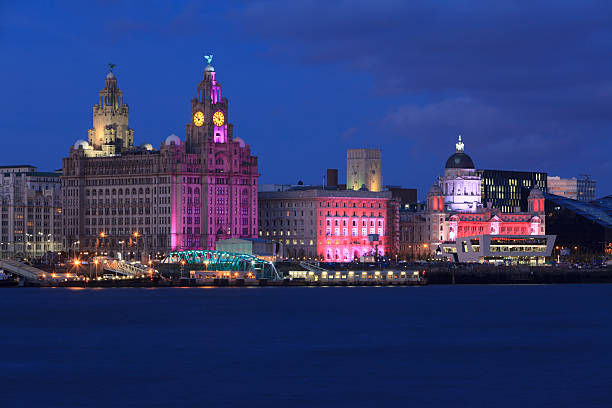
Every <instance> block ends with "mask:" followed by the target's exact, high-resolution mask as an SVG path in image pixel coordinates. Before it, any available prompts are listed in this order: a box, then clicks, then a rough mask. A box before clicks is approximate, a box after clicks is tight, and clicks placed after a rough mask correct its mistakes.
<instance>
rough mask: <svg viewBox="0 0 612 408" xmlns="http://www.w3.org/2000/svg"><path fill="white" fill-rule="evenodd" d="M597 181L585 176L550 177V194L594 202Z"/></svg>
mask: <svg viewBox="0 0 612 408" xmlns="http://www.w3.org/2000/svg"><path fill="white" fill-rule="evenodd" d="M595 184H596V183H595V180H593V179H592V178H591V176H589V175H586V174H583V175H580V176H579V177H578V178H576V177H572V178H569V179H567V178H561V177H559V176H550V177H548V192H549V193H550V194H554V195H558V196H561V197H565V198H570V199H572V200H579V201H587V202H588V201H593V200H594V199H595Z"/></svg>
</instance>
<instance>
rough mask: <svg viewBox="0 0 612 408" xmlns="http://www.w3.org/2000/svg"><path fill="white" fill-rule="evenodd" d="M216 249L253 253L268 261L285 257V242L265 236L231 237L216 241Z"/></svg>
mask: <svg viewBox="0 0 612 408" xmlns="http://www.w3.org/2000/svg"><path fill="white" fill-rule="evenodd" d="M215 251H221V252H229V253H234V254H247V255H253V256H256V257H258V258H260V259H265V260H266V261H270V262H275V261H277V260H280V259H284V258H285V255H284V252H283V243H281V242H280V241H273V240H270V239H263V238H229V239H222V240H220V241H217V242H216V243H215Z"/></svg>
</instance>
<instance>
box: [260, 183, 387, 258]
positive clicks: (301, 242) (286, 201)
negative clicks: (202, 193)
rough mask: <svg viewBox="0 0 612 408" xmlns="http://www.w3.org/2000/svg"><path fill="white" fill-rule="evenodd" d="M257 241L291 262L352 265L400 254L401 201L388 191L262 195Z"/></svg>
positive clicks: (317, 189)
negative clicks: (271, 244) (275, 246)
mask: <svg viewBox="0 0 612 408" xmlns="http://www.w3.org/2000/svg"><path fill="white" fill-rule="evenodd" d="M259 200H260V205H259V236H260V237H261V238H265V239H270V240H274V241H276V242H279V243H281V244H283V246H284V247H285V254H287V256H288V257H289V258H292V259H304V260H309V259H310V260H314V259H318V260H322V261H328V262H351V261H354V260H355V259H359V258H360V257H361V256H364V255H366V256H368V255H391V254H395V253H397V249H398V238H399V236H398V228H399V224H398V223H399V219H398V206H399V204H398V202H397V201H396V200H394V199H393V198H392V194H391V192H390V191H381V192H372V191H367V190H365V191H363V190H362V191H354V190H326V189H323V188H320V187H312V188H309V187H299V188H295V189H290V190H286V191H271V192H260V193H259Z"/></svg>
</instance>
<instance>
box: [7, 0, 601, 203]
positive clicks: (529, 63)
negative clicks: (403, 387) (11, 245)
mask: <svg viewBox="0 0 612 408" xmlns="http://www.w3.org/2000/svg"><path fill="white" fill-rule="evenodd" d="M50 3H51V2H36V1H28V2H24V1H13V2H11V1H2V2H0V45H1V50H2V58H1V64H0V74H1V75H2V98H0V112H1V114H0V119H1V120H0V132H1V134H2V140H3V145H2V148H3V155H2V156H3V157H2V160H1V163H0V164H2V165H9V164H34V165H37V166H39V168H40V169H41V170H52V169H57V168H60V167H61V158H62V157H64V156H66V155H67V153H68V149H69V146H70V145H71V144H73V143H74V142H75V141H76V140H77V139H87V130H88V129H89V128H90V127H91V126H92V123H91V120H92V118H91V113H92V105H93V104H94V103H97V101H98V92H99V90H100V89H101V88H102V87H103V86H104V77H105V75H106V73H107V72H108V68H107V63H109V62H112V63H115V64H117V68H116V69H115V73H116V75H117V78H118V85H119V87H120V88H121V89H122V90H123V92H124V101H125V102H127V103H128V104H129V105H130V126H131V127H132V128H133V129H134V132H135V133H134V141H135V143H136V144H142V143H145V142H149V143H152V144H153V145H154V146H155V147H159V145H160V143H161V142H162V141H163V140H164V139H165V138H166V137H167V136H168V135H169V134H171V133H176V134H177V135H178V136H180V137H181V138H182V139H184V137H185V124H186V123H187V122H188V121H189V120H190V117H189V115H190V110H189V101H190V99H191V98H192V97H194V96H195V95H196V86H197V84H198V82H199V81H200V80H201V79H202V71H203V69H204V67H205V61H204V59H203V56H204V55H206V54H208V53H212V54H214V60H213V65H214V66H215V69H216V71H217V79H218V80H219V81H220V82H221V84H222V85H223V92H224V96H225V97H227V98H228V99H229V103H230V105H229V109H230V112H229V120H230V121H231V122H233V123H234V126H235V127H234V136H240V137H241V138H243V139H244V140H245V141H246V142H247V143H248V144H250V145H251V151H252V153H253V154H254V155H256V156H258V157H259V171H260V173H261V178H260V183H296V182H297V181H298V180H303V181H304V182H305V183H306V184H314V183H321V182H322V181H323V177H322V176H323V174H324V171H325V169H326V168H338V169H339V170H340V180H345V166H346V149H347V148H358V147H375V148H380V149H382V157H383V181H384V183H385V184H393V185H402V186H405V187H417V188H419V198H420V199H423V198H424V194H423V193H424V192H425V191H426V190H427V189H428V187H429V186H430V185H431V184H432V182H433V181H434V179H435V177H436V176H437V175H438V174H440V173H441V172H442V171H443V167H444V162H445V161H446V159H447V157H448V156H449V155H450V154H452V153H453V152H454V143H455V141H456V138H457V135H458V134H461V135H463V138H464V141H465V145H466V153H468V154H469V155H470V156H471V157H472V158H473V160H474V162H475V164H476V167H478V168H493V169H507V170H530V171H533V170H538V171H547V172H548V173H549V175H560V176H564V177H572V176H577V175H578V174H581V173H586V174H592V175H593V176H594V178H595V179H596V180H597V182H598V185H597V191H596V195H597V196H603V195H606V194H610V193H612V180H610V177H609V176H610V174H612V159H611V152H612V138H611V137H610V134H611V124H612V3H610V2H609V1H586V0H582V1H559V0H558V1H554V2H553V1H546V2H544V1H534V0H527V1H520V0H517V1H506V0H498V1H495V2H476V1H454V2H432V1H401V0H398V1H382V0H377V1H329V0H327V1H316V0H310V1H305V0H304V1H302V0H292V1H244V2H227V1H217V2H213V1H200V2H192V1H173V2H130V3H129V4H124V2H121V1H112V0H109V1H75V2H57V4H56V5H50Z"/></svg>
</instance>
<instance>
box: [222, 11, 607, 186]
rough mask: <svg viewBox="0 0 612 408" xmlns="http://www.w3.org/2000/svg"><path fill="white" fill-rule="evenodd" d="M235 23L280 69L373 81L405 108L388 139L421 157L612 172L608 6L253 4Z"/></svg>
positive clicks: (389, 114)
mask: <svg viewBox="0 0 612 408" xmlns="http://www.w3.org/2000/svg"><path fill="white" fill-rule="evenodd" d="M234 17H235V18H236V20H237V21H239V24H240V27H241V29H242V30H244V32H245V33H248V34H249V35H254V36H258V37H259V38H263V39H265V40H266V41H267V44H268V48H267V49H266V51H265V52H266V53H268V55H270V56H272V57H276V58H277V59H279V60H280V59H282V60H283V61H291V62H294V63H296V64H319V65H328V66H329V65H336V66H337V67H338V69H340V70H345V71H357V72H364V73H368V74H369V77H370V78H372V82H371V83H370V85H369V86H370V87H371V93H372V94H374V95H377V96H382V97H389V98H390V99H393V100H394V101H395V102H394V106H391V107H389V108H388V109H387V111H386V112H385V113H383V114H382V115H381V116H382V120H383V123H384V126H385V128H386V129H387V132H386V133H385V134H384V135H383V136H382V137H383V138H384V139H386V141H387V142H388V143H395V144H397V145H398V146H397V147H398V148H400V147H401V149H412V150H413V154H414V156H415V157H416V156H418V157H425V156H426V155H425V154H423V153H422V152H423V151H424V150H434V151H435V149H439V148H440V142H441V141H444V142H443V143H448V144H449V145H451V146H452V144H453V143H454V138H455V137H456V135H457V134H459V133H461V134H463V135H464V136H465V139H466V146H467V148H468V149H472V150H471V151H472V152H474V153H475V154H476V155H480V156H481V157H483V158H485V159H484V162H485V163H487V160H488V163H487V165H489V166H500V167H501V166H504V167H514V168H517V167H520V168H526V169H529V168H532V169H536V168H537V169H544V170H547V169H549V170H550V171H553V172H562V173H563V174H564V175H572V174H573V173H577V172H580V171H581V169H583V168H584V169H588V168H589V167H596V168H598V169H606V168H610V166H611V164H610V163H611V159H610V157H609V155H608V154H607V153H606V152H607V151H610V150H611V149H612V141H611V140H610V139H611V138H610V137H609V135H610V132H611V131H612V109H610V107H611V106H612V74H611V73H612V54H610V53H609V50H610V49H612V4H611V3H609V2H606V1H599V0H585V1H581V2H574V1H557V2H555V3H551V2H549V1H540V0H535V1H531V0H530V1H527V0H500V1H496V2H490V3H483V2H476V1H465V0H464V1H458V2H431V1H425V0H423V1H421V0H415V1H410V2H404V1H394V0H379V1H376V2H372V1H361V0H355V1H334V2H329V1H318V0H294V1H291V2H283V1H252V2H249V3H248V4H247V5H246V6H245V7H243V8H240V9H237V10H235V15H234ZM415 99H418V100H419V102H418V103H416V102H415ZM364 125H366V124H358V125H356V127H357V128H360V127H361V126H364ZM358 134H359V132H357V134H356V135H352V136H354V137H357V136H358ZM432 156H436V155H435V153H432ZM601 171H603V170H601ZM600 178H602V179H603V178H605V179H607V175H606V174H605V173H602V174H600ZM608 188H612V185H610V183H609V182H608Z"/></svg>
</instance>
